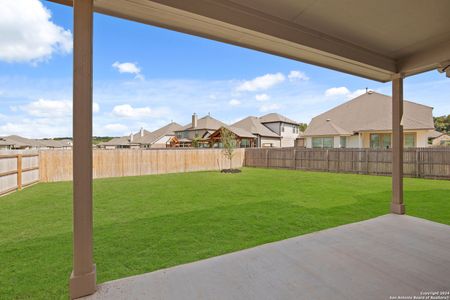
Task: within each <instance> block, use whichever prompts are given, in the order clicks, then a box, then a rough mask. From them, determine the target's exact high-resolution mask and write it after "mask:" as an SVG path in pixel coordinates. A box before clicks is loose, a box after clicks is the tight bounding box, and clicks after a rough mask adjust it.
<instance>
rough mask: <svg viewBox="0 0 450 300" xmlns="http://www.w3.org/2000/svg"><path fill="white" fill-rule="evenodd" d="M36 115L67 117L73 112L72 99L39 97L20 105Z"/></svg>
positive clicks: (27, 111)
mask: <svg viewBox="0 0 450 300" xmlns="http://www.w3.org/2000/svg"><path fill="white" fill-rule="evenodd" d="M19 108H20V109H21V110H22V111H24V112H26V113H27V114H29V115H31V116H34V117H46V118H50V117H56V118H58V117H65V116H70V115H71V114H72V101H69V100H46V99H39V100H37V101H34V102H30V103H28V104H26V105H22V106H20V107H19Z"/></svg>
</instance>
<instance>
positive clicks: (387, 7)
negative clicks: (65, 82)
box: [52, 0, 450, 299]
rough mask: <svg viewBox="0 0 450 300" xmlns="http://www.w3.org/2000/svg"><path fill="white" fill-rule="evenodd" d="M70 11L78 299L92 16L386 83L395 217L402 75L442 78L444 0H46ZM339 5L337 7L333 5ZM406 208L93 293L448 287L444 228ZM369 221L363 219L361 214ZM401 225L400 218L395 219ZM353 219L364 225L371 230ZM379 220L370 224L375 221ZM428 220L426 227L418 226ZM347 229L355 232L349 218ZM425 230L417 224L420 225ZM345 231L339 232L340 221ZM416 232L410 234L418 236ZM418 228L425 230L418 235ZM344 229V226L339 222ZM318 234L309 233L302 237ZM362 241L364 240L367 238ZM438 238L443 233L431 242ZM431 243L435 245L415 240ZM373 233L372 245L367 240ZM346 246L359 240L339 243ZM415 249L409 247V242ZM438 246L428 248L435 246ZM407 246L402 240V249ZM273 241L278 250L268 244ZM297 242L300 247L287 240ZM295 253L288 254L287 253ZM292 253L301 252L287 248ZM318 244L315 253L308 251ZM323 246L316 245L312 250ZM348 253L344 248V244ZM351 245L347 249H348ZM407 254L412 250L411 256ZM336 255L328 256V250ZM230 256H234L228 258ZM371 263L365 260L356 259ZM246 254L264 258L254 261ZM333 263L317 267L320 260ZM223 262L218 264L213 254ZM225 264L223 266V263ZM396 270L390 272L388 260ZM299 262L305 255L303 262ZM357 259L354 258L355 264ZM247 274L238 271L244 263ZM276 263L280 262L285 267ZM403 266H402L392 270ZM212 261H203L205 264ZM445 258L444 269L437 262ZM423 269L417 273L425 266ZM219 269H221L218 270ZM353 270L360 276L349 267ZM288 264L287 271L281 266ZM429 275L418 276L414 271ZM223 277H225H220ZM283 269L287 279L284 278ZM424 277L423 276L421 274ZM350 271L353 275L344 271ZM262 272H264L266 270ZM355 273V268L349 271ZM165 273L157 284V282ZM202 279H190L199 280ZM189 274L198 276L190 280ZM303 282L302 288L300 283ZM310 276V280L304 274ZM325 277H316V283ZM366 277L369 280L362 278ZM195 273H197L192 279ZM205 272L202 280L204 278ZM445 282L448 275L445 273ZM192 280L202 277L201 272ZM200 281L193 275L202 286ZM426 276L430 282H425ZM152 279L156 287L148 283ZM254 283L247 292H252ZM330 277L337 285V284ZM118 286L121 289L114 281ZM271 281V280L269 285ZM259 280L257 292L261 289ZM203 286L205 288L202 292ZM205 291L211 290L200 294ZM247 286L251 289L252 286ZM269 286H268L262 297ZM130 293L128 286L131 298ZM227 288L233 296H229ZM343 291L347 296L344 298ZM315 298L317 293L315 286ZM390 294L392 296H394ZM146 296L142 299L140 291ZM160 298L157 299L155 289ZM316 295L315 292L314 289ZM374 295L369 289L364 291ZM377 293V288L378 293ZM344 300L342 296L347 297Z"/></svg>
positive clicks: (87, 222) (87, 255)
mask: <svg viewBox="0 0 450 300" xmlns="http://www.w3.org/2000/svg"><path fill="white" fill-rule="evenodd" d="M52 1H54V2H58V3H62V4H66V5H73V7H74V80H73V99H74V105H73V119H74V123H73V124H74V126H73V130H74V134H73V136H74V155H73V159H74V164H73V165H74V170H73V174H74V178H73V179H74V183H73V184H74V198H73V201H74V203H73V208H74V209H73V216H74V219H73V223H74V224H73V234H74V247H73V272H72V275H71V278H70V295H71V297H72V298H78V297H82V296H86V295H90V294H93V293H95V291H96V290H97V283H96V268H95V264H94V260H93V243H92V240H93V239H92V235H93V222H92V215H93V213H92V144H91V138H92V104H93V102H92V66H93V64H92V45H93V38H92V37H93V35H92V33H93V13H94V11H95V12H98V13H103V14H107V15H111V16H116V17H120V18H124V19H128V20H133V21H137V22H141V23H146V24H151V25H156V26H160V27H164V28H168V29H172V30H177V31H181V32H185V33H189V34H193V35H197V36H202V37H206V38H210V39H214V40H218V41H222V42H226V43H230V44H234V45H239V46H243V47H248V48H251V49H255V50H259V51H263V52H267V53H271V54H275V55H279V56H283V57H287V58H291V59H295V60H298V61H303V62H307V63H311V64H315V65H318V66H323V67H326V68H330V69H334V70H339V71H342V72H346V73H349V74H353V75H357V76H361V77H365V78H370V79H373V80H377V81H380V82H388V81H392V112H393V113H392V129H393V135H392V153H393V168H392V203H391V207H390V211H391V212H392V213H394V214H398V215H403V214H404V213H405V205H404V203H403V173H402V167H403V164H402V159H403V128H402V123H401V121H402V114H403V79H404V78H405V77H407V76H412V75H415V74H418V73H421V72H425V71H429V70H435V69H437V70H439V71H440V72H444V73H446V74H447V76H449V77H450V67H449V66H450V36H449V31H448V28H450V18H449V17H448V11H450V2H447V1H440V2H437V1H436V2H433V3H432V4H430V3H425V2H423V1H418V0H412V1H411V0H398V1H388V0H382V1H379V0H367V1H358V0H350V1H346V2H345V4H343V3H342V2H340V1H333V0H315V1H314V0H313V1H310V0H299V1H288V0H283V1H266V0H242V1H232V0H195V1H193V0H183V1H182V0H153V1H148V0H133V1H131V0H108V1H107V0H95V1H94V0H73V1H72V0H52ZM343 5H345V7H344V8H343V7H342V6H343ZM405 220H409V218H408V217H405V216H395V215H391V216H389V217H388V218H384V219H380V220H379V221H376V222H375V225H374V227H373V230H374V231H372V230H368V231H367V232H365V233H364V232H358V230H357V229H355V230H356V232H354V233H353V234H351V236H348V237H347V235H345V234H343V235H340V234H339V231H340V229H338V228H336V229H331V230H329V231H327V234H323V233H317V234H312V235H309V236H304V237H299V238H298V239H299V241H301V242H298V244H297V245H296V246H295V245H294V248H290V249H291V250H289V249H288V248H289V247H288V248H286V249H287V250H283V249H281V248H280V249H278V250H276V249H273V248H272V247H271V246H270V245H267V246H262V248H261V249H263V250H261V251H263V252H265V253H262V252H260V253H262V254H261V255H259V256H258V255H256V256H255V255H253V254H251V253H252V252H251V251H252V250H248V251H249V252H246V253H250V254H245V253H244V254H243V255H239V257H238V258H237V259H236V260H234V262H233V264H227V263H226V262H227V260H226V259H225V260H223V259H222V260H221V259H220V258H218V259H217V260H214V259H212V264H211V263H206V264H209V265H210V266H209V267H206V268H205V267H203V266H204V265H205V263H204V262H198V263H194V264H192V265H190V267H187V268H183V267H180V269H179V271H175V272H173V271H160V272H155V273H153V275H152V274H150V275H148V276H146V275H144V276H143V277H141V278H140V279H138V281H141V283H140V286H141V287H144V290H145V293H146V294H144V291H143V292H142V293H140V292H139V291H140V290H139V289H138V287H137V286H136V285H133V284H131V285H127V284H125V285H123V284H122V283H120V282H119V281H117V282H111V283H107V284H105V285H104V286H101V287H100V290H99V293H98V294H97V295H98V297H100V298H101V297H102V295H106V296H105V298H107V297H108V296H107V295H108V291H109V290H111V287H112V286H117V288H118V291H119V294H115V295H117V296H118V297H119V298H121V297H122V298H128V296H129V295H134V296H135V298H146V296H145V295H161V296H160V297H159V298H162V299H166V298H170V297H165V296H164V295H165V294H164V293H165V291H166V290H162V289H163V288H164V289H170V290H172V291H173V293H176V294H174V295H175V296H177V295H178V296H179V297H182V296H183V295H184V292H185V291H188V293H190V295H200V296H203V295H206V296H207V295H211V294H208V293H209V292H213V293H214V295H217V296H218V297H217V298H233V295H238V296H240V297H244V296H245V295H248V297H246V298H247V299H248V298H254V299H256V298H259V297H258V296H262V298H270V295H272V294H271V293H282V292H283V291H282V290H279V289H280V288H283V287H287V286H289V287H290V288H292V289H291V290H286V293H289V292H290V291H293V293H292V294H285V295H286V298H297V296H298V295H299V294H296V292H295V291H299V293H300V291H303V293H306V294H307V295H315V293H324V291H321V289H322V285H320V284H317V283H320V282H323V281H327V282H330V280H335V282H336V283H334V284H333V283H331V282H330V284H329V285H328V286H327V287H326V290H325V292H328V293H327V294H326V295H325V298H330V296H336V295H341V298H343V299H344V298H345V296H346V295H349V294H348V293H350V292H351V291H347V292H345V291H344V288H345V287H346V286H350V288H354V287H357V289H356V290H355V294H352V295H351V296H352V297H349V298H350V299H351V298H353V299H357V298H358V297H359V299H360V298H369V297H365V295H373V294H370V292H371V291H372V293H374V291H373V290H372V289H374V288H378V291H379V292H380V294H384V292H383V291H389V288H390V287H392V292H398V293H409V292H414V288H415V287H418V286H420V285H422V286H423V287H424V288H427V289H428V288H429V289H430V290H432V291H434V289H440V288H445V287H447V288H448V286H449V283H448V278H449V274H448V270H449V269H450V268H448V262H449V261H450V258H449V256H448V255H449V254H448V251H446V250H447V249H448V243H447V244H445V242H443V241H442V240H443V239H445V238H446V237H448V229H447V227H445V226H444V225H439V224H434V223H431V222H427V221H423V220H415V221H412V224H416V225H412V226H414V228H415V230H411V229H410V228H409V227H408V225H407V224H406V223H407V222H408V221H405ZM368 222H369V221H368ZM403 222H406V223H403ZM370 224H372V223H370V222H369V225H365V224H362V226H363V227H366V228H370ZM377 224H378V226H377ZM424 224H426V225H424ZM348 226H350V227H346V228H353V227H354V226H353V227H352V226H351V225H348ZM425 228H426V229H425ZM341 230H342V228H341ZM416 230H417V231H418V232H416ZM424 231H428V233H427V232H424ZM344 232H345V230H344ZM310 236H313V237H314V236H315V237H316V238H310ZM339 237H345V238H346V239H351V241H350V242H349V243H348V244H343V245H342V247H340V246H339V244H340V243H341V242H340V241H339ZM368 237H370V238H371V239H370V241H368V240H367V238H368ZM438 237H441V238H438ZM429 240H433V243H429V242H424V241H429ZM374 241H375V243H374ZM281 243H283V245H288V244H295V243H296V242H295V239H294V240H293V241H291V240H290V241H285V242H281ZM325 244H328V245H330V246H333V247H335V249H336V251H335V252H333V253H330V252H329V251H325V250H324V248H323V245H325ZM348 245H352V246H354V245H358V248H353V249H347V247H348ZM411 245H412V248H411V249H408V247H409V246H411ZM432 245H435V246H436V247H432ZM407 246H408V247H407ZM276 247H277V246H275V248H276ZM295 247H297V248H295ZM292 249H294V251H292ZM295 249H298V250H299V251H296V250H295ZM316 250H317V251H316ZM318 250H320V251H318ZM347 250H349V252H347ZM350 250H351V251H350ZM408 251H409V252H408ZM337 254H338V256H337V257H336V255H337ZM302 255H304V256H305V258H307V259H308V258H310V257H314V256H315V260H311V262H314V261H316V262H321V263H320V264H311V265H309V266H307V267H308V269H309V270H310V271H309V275H310V276H305V274H306V273H302V272H301V271H300V269H299V268H295V266H296V264H297V263H298V261H299V259H301V257H299V256H302ZM231 256H233V254H231ZM340 259H342V262H345V261H346V259H347V260H349V261H351V262H350V265H346V264H340V263H339V260H340ZM370 259H375V263H374V264H373V265H371V266H368V265H367V264H364V263H363V262H364V261H368V260H370ZM255 260H260V261H261V264H260V266H259V267H258V265H254V264H253V262H254V261H255ZM329 260H333V264H330V265H328V267H327V265H325V264H324V262H325V261H329ZM220 261H222V262H220ZM223 261H224V262H225V263H223ZM390 262H392V263H395V265H397V266H398V269H396V270H397V271H398V273H392V272H391V271H392V268H393V266H395V265H393V266H391V265H390ZM304 263H308V261H306V262H304ZM358 263H363V264H358ZM236 264H239V265H240V268H241V269H242V270H243V272H242V273H237V274H239V276H242V275H245V276H250V278H246V281H245V282H246V283H248V284H247V285H240V284H239V283H238V281H239V277H235V276H237V274H235V272H234V270H235V269H234V267H233V266H236ZM252 265H253V266H255V267H254V268H255V269H254V271H252V272H250V271H246V270H245V268H252V267H251V266H252ZM283 265H285V266H286V268H284V269H280V268H283ZM406 265H408V267H410V268H411V269H409V272H408V273H404V272H402V269H401V267H402V266H403V267H404V266H406ZM211 266H212V267H211ZM442 266H445V267H447V268H446V270H443V269H442ZM192 270H194V271H196V272H197V274H201V275H199V276H203V278H205V283H206V284H207V286H205V287H204V289H201V288H200V287H199V286H198V285H189V284H188V283H189V282H192V280H195V278H191V277H190V275H191V274H193V273H192V272H191V271H192ZM424 270H425V271H424ZM227 271H228V272H227ZM357 271H359V272H360V273H358V272H357ZM289 272H290V273H289ZM422 272H425V273H426V274H427V276H428V277H427V279H425V278H424V277H423V275H420V274H421V273H422ZM220 273H222V274H223V276H222V277H221V276H219V275H220ZM288 273H289V274H290V276H287V274H288ZM425 273H422V274H425ZM275 274H280V276H281V274H284V275H283V276H284V277H279V278H282V279H284V282H282V283H280V282H277V277H276V276H274V275H275ZM349 274H352V276H344V275H349ZM264 275H267V277H265V276H264ZM353 275H355V276H353ZM225 277H226V278H227V280H228V282H234V285H231V287H235V289H234V290H228V289H227V285H226V283H225V282H224V281H223V280H222V279H223V278H225ZM164 278H167V280H166V281H165V283H167V285H164V284H160V283H162V280H164ZM198 278H199V277H198ZM198 278H197V279H198ZM301 278H303V280H304V281H305V282H306V283H309V284H307V285H304V287H306V288H307V289H306V290H305V289H302V288H301V286H300V285H299V282H298V280H301ZM308 278H309V279H308ZM321 278H322V280H321ZM364 278H366V280H364ZM200 279H201V278H200ZM206 279H207V280H206ZM394 280H398V282H400V284H399V286H400V287H399V289H396V288H395V287H393V282H394ZM446 280H447V281H446ZM200 281H201V280H200ZM200 281H197V282H200ZM433 282H434V283H433ZM155 283H156V284H155ZM250 285H252V286H253V287H254V288H251V286H250ZM336 285H338V286H336ZM121 286H123V287H124V288H123V289H121ZM267 286H269V288H267ZM264 287H265V288H264ZM203 291H205V294H202V292H203ZM206 291H209V292H208V293H206ZM253 291H259V292H258V293H256V292H255V293H253ZM263 292H266V293H263ZM133 293H137V294H133ZM230 293H231V294H230ZM346 293H347V294H346ZM316 295H318V297H319V296H324V294H316ZM394 296H395V295H394ZM147 297H148V296H147ZM155 297H156V298H158V296H155ZM312 298H314V297H312ZM372 298H375V297H372ZM376 298H377V299H378V298H380V297H379V296H378V297H376ZM347 299H348V298H347Z"/></svg>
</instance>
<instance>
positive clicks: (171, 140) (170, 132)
mask: <svg viewBox="0 0 450 300" xmlns="http://www.w3.org/2000/svg"><path fill="white" fill-rule="evenodd" d="M182 129H183V126H181V125H180V124H178V123H175V122H171V123H169V124H167V125H165V126H163V127H161V128H159V129H158V130H155V131H153V132H151V133H149V134H144V135H143V136H142V137H138V138H137V139H136V142H138V143H139V144H140V145H141V148H169V147H174V146H176V145H177V144H178V139H177V138H176V135H175V131H177V130H182Z"/></svg>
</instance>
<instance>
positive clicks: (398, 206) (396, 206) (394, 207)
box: [391, 203, 405, 215]
mask: <svg viewBox="0 0 450 300" xmlns="http://www.w3.org/2000/svg"><path fill="white" fill-rule="evenodd" d="M391 212H392V213H393V214H397V215H404V214H405V205H404V204H403V203H391Z"/></svg>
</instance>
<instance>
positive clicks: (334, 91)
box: [325, 86, 350, 97]
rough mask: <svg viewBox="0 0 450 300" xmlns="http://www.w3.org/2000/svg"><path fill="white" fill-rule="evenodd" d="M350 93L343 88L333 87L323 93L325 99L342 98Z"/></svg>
mask: <svg viewBox="0 0 450 300" xmlns="http://www.w3.org/2000/svg"><path fill="white" fill-rule="evenodd" d="M349 93H350V91H349V90H348V88H346V87H345V86H341V87H333V88H329V89H327V90H326V91H325V96H327V97H334V96H343V95H348V94H349Z"/></svg>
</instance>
